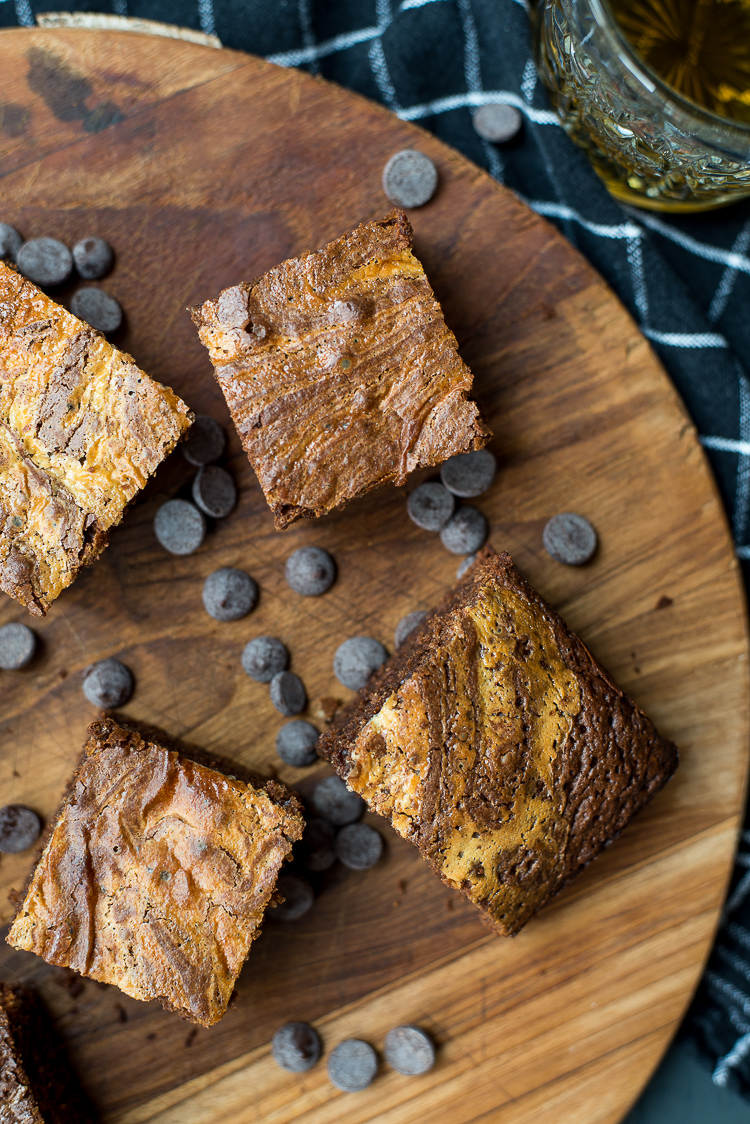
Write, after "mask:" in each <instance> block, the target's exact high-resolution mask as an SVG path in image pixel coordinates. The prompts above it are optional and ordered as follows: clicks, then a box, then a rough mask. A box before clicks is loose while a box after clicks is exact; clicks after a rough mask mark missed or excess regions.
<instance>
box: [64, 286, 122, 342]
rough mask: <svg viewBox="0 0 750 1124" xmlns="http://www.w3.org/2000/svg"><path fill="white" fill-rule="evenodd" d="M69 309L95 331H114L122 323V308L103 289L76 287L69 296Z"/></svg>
mask: <svg viewBox="0 0 750 1124" xmlns="http://www.w3.org/2000/svg"><path fill="white" fill-rule="evenodd" d="M70 311H71V312H72V313H73V315H74V316H77V317H78V319H79V320H85V321H86V323H87V324H89V325H90V326H91V327H92V328H96V330H97V332H104V333H105V335H106V334H107V333H109V332H116V331H117V329H118V328H119V327H120V325H121V324H122V309H121V308H120V305H119V303H118V302H117V301H116V300H115V298H114V297H113V296H111V294H110V293H105V292H104V289H94V288H93V287H89V288H87V289H78V290H77V291H76V292H75V293H73V296H72V297H71V298H70Z"/></svg>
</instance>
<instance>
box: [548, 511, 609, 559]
mask: <svg viewBox="0 0 750 1124" xmlns="http://www.w3.org/2000/svg"><path fill="white" fill-rule="evenodd" d="M542 541H543V543H544V549H545V550H546V551H547V553H548V554H551V555H552V557H553V558H554V559H555V561H557V562H564V563H565V565H566V566H582V565H583V564H584V562H588V561H589V559H590V558H592V557H593V554H594V551H595V550H596V547H597V541H598V540H597V537H596V531H595V530H594V528H593V527H592V526H591V524H590V523H589V521H588V519H584V517H583V516H582V515H575V514H574V513H573V512H572V511H566V512H564V513H563V514H562V515H553V516H552V518H551V519H550V520H549V522H548V523H547V525H546V527H545V528H544V531H543V532H542Z"/></svg>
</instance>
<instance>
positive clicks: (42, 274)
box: [16, 238, 73, 285]
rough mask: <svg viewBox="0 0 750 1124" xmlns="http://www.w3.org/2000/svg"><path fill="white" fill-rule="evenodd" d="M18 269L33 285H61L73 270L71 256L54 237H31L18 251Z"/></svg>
mask: <svg viewBox="0 0 750 1124" xmlns="http://www.w3.org/2000/svg"><path fill="white" fill-rule="evenodd" d="M16 263H17V265H18V268H19V270H20V271H21V273H22V274H23V275H24V277H28V279H29V281H33V282H34V284H35V285H62V283H63V281H67V280H68V278H69V277H70V275H71V273H72V272H73V257H72V255H71V253H70V250H69V249H68V247H67V246H66V245H65V243H64V242H58V240H57V239H56V238H31V239H30V240H29V241H28V242H24V244H23V245H22V246H21V249H20V250H19V251H18V256H17V258H16Z"/></svg>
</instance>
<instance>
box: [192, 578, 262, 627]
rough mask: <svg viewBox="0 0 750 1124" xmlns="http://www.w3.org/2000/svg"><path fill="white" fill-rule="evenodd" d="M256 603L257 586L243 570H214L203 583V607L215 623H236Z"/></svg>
mask: <svg viewBox="0 0 750 1124" xmlns="http://www.w3.org/2000/svg"><path fill="white" fill-rule="evenodd" d="M257 603H258V586H257V584H256V582H254V581H253V579H252V578H251V577H250V575H249V574H246V573H245V571H244V570H233V569H231V568H230V567H229V566H226V567H224V568H223V569H221V570H214V572H213V573H212V574H209V575H208V577H207V578H206V580H205V582H204V583H203V607H204V608H205V610H206V612H207V613H208V615H209V616H210V617H213V618H214V620H217V621H238V620H240V618H241V617H246V616H247V614H248V613H249V612H251V610H252V609H254V608H255V606H256V605H257Z"/></svg>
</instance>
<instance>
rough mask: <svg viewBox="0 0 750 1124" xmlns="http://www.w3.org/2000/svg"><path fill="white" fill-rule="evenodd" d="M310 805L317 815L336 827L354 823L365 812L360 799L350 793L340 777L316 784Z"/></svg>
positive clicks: (353, 793) (362, 801) (325, 779)
mask: <svg viewBox="0 0 750 1124" xmlns="http://www.w3.org/2000/svg"><path fill="white" fill-rule="evenodd" d="M312 803H313V807H314V808H315V811H316V812H317V813H318V815H319V816H322V817H323V819H326V820H328V821H329V822H330V823H332V824H335V825H336V827H344V825H345V824H348V823H354V821H355V820H358V819H359V818H360V816H361V815H362V814H363V812H364V810H365V802H364V800H363V799H362V797H361V796H357V794H356V792H350V791H349V789H348V788H347V787H346V785H345V784H344V782H343V781H342V779H341V777H325V778H324V780H322V781H320V782H319V783H318V784H316V786H315V788H314V789H313V794H312Z"/></svg>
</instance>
